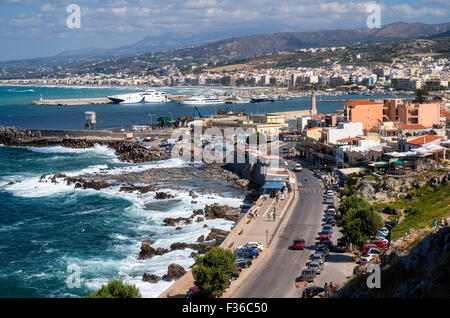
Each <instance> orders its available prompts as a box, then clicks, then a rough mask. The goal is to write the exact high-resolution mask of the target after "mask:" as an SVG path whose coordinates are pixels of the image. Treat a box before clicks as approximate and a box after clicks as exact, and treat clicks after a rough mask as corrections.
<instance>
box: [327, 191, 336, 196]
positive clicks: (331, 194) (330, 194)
mask: <svg viewBox="0 0 450 318" xmlns="http://www.w3.org/2000/svg"><path fill="white" fill-rule="evenodd" d="M326 194H327V195H328V196H334V192H333V190H327V193H326Z"/></svg>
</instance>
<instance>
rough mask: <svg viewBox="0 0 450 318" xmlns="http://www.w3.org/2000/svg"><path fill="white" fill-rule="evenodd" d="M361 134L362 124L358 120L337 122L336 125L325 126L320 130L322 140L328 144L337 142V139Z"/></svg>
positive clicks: (362, 133)
mask: <svg viewBox="0 0 450 318" xmlns="http://www.w3.org/2000/svg"><path fill="white" fill-rule="evenodd" d="M363 135H364V132H363V124H362V123H360V122H348V123H339V125H338V126H337V127H327V128H324V129H323V130H322V140H323V141H324V142H326V143H329V144H337V141H338V140H339V139H344V138H354V137H357V136H363Z"/></svg>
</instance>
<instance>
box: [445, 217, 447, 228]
mask: <svg viewBox="0 0 450 318" xmlns="http://www.w3.org/2000/svg"><path fill="white" fill-rule="evenodd" d="M445 226H448V218H447V219H445Z"/></svg>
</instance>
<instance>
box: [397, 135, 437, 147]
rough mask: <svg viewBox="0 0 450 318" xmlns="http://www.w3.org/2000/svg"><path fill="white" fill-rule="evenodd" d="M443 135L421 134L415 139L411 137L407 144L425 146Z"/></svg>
mask: <svg viewBox="0 0 450 318" xmlns="http://www.w3.org/2000/svg"><path fill="white" fill-rule="evenodd" d="M441 138H442V137H441V136H433V135H425V136H420V137H417V138H414V139H411V140H409V141H407V142H406V143H407V144H410V145H417V146H423V145H426V144H428V143H430V142H432V141H435V140H437V139H441Z"/></svg>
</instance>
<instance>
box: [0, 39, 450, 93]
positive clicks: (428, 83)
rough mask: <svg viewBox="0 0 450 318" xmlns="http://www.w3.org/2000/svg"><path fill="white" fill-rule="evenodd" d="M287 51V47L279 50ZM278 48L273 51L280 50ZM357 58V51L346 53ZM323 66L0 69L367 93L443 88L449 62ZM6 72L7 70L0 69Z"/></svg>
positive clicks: (428, 58)
mask: <svg viewBox="0 0 450 318" xmlns="http://www.w3.org/2000/svg"><path fill="white" fill-rule="evenodd" d="M336 50H345V47H325V48H310V49H301V50H299V51H301V52H308V53H310V54H315V53H316V52H326V51H330V52H334V51H336ZM284 53H289V52H284ZM284 53H283V52H281V53H278V54H279V55H283V54H284ZM350 57H351V59H352V60H354V61H355V62H357V61H358V60H359V59H361V58H362V57H361V54H356V55H355V56H353V55H351V56H350ZM336 62H337V63H332V64H331V65H329V66H323V67H298V68H293V67H285V68H270V67H269V68H266V69H261V68H254V67H252V65H241V64H235V65H233V64H231V65H225V66H222V67H220V66H217V67H215V66H214V65H212V66H211V65H208V64H206V65H197V64H195V63H193V64H191V65H190V66H189V69H190V71H182V70H181V69H180V68H179V67H177V65H176V64H168V65H165V66H161V68H160V69H156V70H154V71H153V72H154V73H155V74H154V75H146V74H145V73H146V72H145V71H143V72H141V73H138V74H134V73H132V72H130V71H129V70H126V69H125V70H123V71H121V72H114V73H102V72H101V71H100V72H95V73H86V74H80V75H78V74H73V73H72V72H71V73H70V75H67V76H64V75H60V76H58V77H53V78H52V77H48V76H42V77H33V76H32V74H28V77H27V78H17V79H14V78H9V77H11V75H9V74H8V73H0V84H2V85H76V86H80V85H81V86H82V85H86V86H90V85H94V86H121V87H122V86H144V87H145V86H152V87H191V86H192V87H195V86H202V87H236V88H243V89H245V88H250V89H251V88H255V87H261V88H274V89H277V88H278V89H280V88H289V89H290V90H291V91H292V92H295V91H301V90H306V91H307V90H311V89H317V88H320V89H323V90H327V89H328V90H339V91H365V90H368V91H370V92H372V93H380V92H384V91H386V92H389V91H402V92H405V91H414V90H415V89H419V88H425V87H427V88H429V89H437V90H445V89H447V87H448V80H449V79H448V73H449V69H450V62H449V60H448V59H447V58H443V57H439V56H434V55H433V54H422V55H420V54H418V56H415V57H413V58H409V59H399V60H394V61H393V62H392V63H391V64H390V65H387V64H386V63H371V64H372V66H370V65H364V66H358V65H357V63H356V65H353V64H348V65H346V64H341V63H339V61H336ZM3 72H6V71H3Z"/></svg>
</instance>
